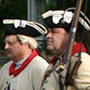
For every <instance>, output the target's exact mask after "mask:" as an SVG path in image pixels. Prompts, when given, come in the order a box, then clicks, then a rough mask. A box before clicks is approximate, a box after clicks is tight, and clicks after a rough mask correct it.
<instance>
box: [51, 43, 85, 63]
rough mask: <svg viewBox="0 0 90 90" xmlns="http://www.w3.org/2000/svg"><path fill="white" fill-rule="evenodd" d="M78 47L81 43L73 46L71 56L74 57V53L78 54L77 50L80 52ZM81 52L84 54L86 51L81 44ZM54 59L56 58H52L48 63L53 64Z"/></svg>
mask: <svg viewBox="0 0 90 90" xmlns="http://www.w3.org/2000/svg"><path fill="white" fill-rule="evenodd" d="M80 45H81V43H77V44H75V45H74V47H73V50H72V55H74V54H75V53H78V52H79V50H80ZM81 52H86V49H85V47H84V44H82V49H81ZM55 58H56V56H54V57H53V58H52V59H51V60H50V63H54V61H55Z"/></svg>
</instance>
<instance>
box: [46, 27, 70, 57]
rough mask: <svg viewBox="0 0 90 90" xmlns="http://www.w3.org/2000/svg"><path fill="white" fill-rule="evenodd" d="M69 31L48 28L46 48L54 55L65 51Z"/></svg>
mask: <svg viewBox="0 0 90 90" xmlns="http://www.w3.org/2000/svg"><path fill="white" fill-rule="evenodd" d="M68 36H69V33H67V32H66V31H65V30H64V28H49V33H48V34H47V36H46V38H47V49H48V50H50V51H51V52H52V53H53V54H55V55H61V54H63V53H64V52H65V49H66V45H67V41H68Z"/></svg>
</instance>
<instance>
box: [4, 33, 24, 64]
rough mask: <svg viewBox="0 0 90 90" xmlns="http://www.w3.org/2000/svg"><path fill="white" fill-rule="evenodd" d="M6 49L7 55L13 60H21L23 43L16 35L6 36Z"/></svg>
mask: <svg viewBox="0 0 90 90" xmlns="http://www.w3.org/2000/svg"><path fill="white" fill-rule="evenodd" d="M5 50H6V54H7V56H8V57H9V58H10V59H11V60H13V61H15V60H19V59H20V58H21V57H22V55H23V45H22V44H21V43H20V42H19V41H18V39H17V37H16V35H8V36H6V38H5ZM15 62H17V61H15Z"/></svg>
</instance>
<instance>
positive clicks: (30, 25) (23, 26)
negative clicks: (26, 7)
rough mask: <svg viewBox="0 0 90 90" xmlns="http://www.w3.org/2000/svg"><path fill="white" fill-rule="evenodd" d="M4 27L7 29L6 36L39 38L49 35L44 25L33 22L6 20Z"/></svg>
mask: <svg viewBox="0 0 90 90" xmlns="http://www.w3.org/2000/svg"><path fill="white" fill-rule="evenodd" d="M3 25H4V28H5V35H12V34H22V35H26V36H31V37H38V36H41V35H45V34H47V29H46V28H45V27H44V26H43V25H42V24H40V23H37V22H33V21H27V20H20V19H4V20H3Z"/></svg>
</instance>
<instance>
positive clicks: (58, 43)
mask: <svg viewBox="0 0 90 90" xmlns="http://www.w3.org/2000/svg"><path fill="white" fill-rule="evenodd" d="M74 11H75V8H68V9H67V10H54V11H52V10H49V11H47V12H45V13H44V14H42V17H43V20H44V21H45V23H46V25H47V26H48V30H49V31H48V34H47V36H46V38H47V49H48V50H50V51H51V52H52V54H54V55H55V56H54V57H53V59H52V60H51V61H50V64H49V66H48V68H47V69H46V72H45V75H44V78H43V81H42V87H41V90H61V86H60V85H62V84H61V79H60V78H61V77H60V76H61V75H62V70H63V69H64V67H63V66H62V65H64V64H63V58H64V55H65V50H66V46H67V43H68V38H69V35H70V27H71V23H72V20H73V16H74ZM83 28H84V34H86V35H85V36H84V37H83V42H82V43H81V41H82V32H83ZM88 31H90V21H89V19H88V18H87V17H86V16H84V13H83V12H80V16H79V23H78V27H77V32H76V38H75V41H74V46H73V50H72V56H71V60H70V62H71V63H70V66H69V71H68V75H69V76H70V75H71V72H72V71H73V68H74V65H75V63H76V61H77V60H78V55H79V54H78V53H79V51H80V46H82V47H81V61H82V63H81V65H80V66H79V68H78V69H77V70H76V69H75V70H76V71H75V72H73V74H74V75H76V77H75V79H74V80H73V82H72V83H70V80H71V79H72V78H69V79H68V77H69V76H67V79H66V82H65V84H66V86H67V87H66V90H90V68H89V67H90V55H89V54H90V52H89V48H88V46H87V45H86V44H85V41H86V40H87V38H88V36H87V32H88ZM68 53H69V52H68ZM61 66H62V67H61ZM63 76H64V75H63ZM71 77H72V76H71Z"/></svg>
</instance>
